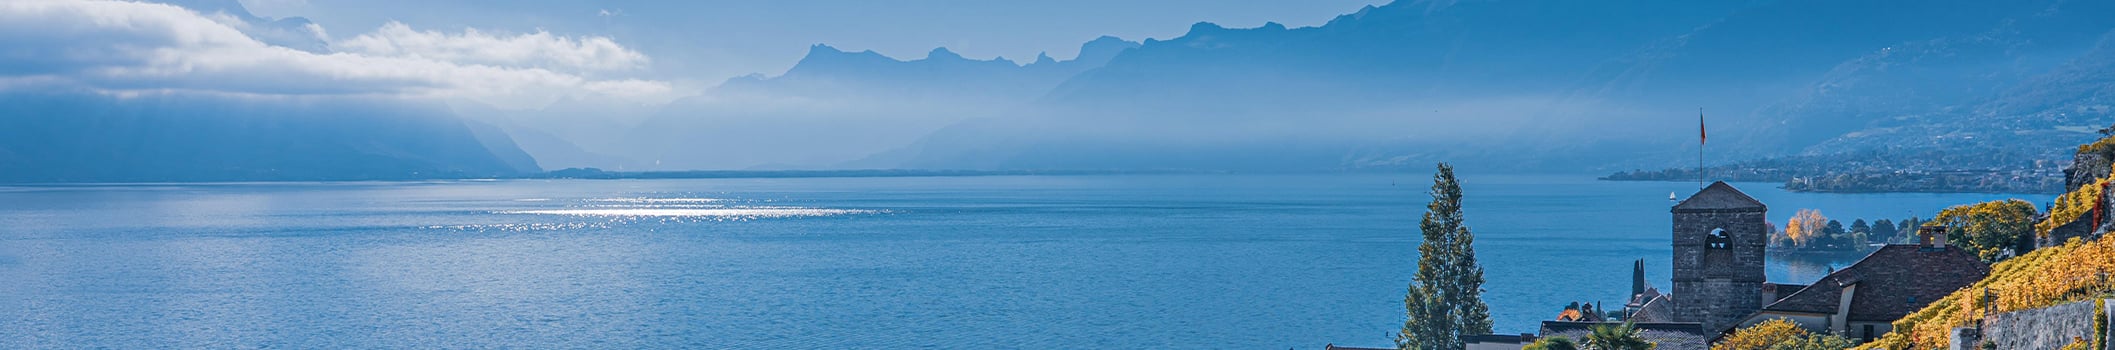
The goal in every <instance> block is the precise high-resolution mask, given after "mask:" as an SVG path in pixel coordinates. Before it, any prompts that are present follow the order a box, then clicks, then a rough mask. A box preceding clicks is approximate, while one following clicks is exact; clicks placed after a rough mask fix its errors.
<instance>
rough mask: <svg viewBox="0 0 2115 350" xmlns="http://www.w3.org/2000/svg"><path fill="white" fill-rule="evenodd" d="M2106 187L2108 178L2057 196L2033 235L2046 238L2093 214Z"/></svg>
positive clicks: (2036, 224)
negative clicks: (2062, 227) (2065, 226)
mask: <svg viewBox="0 0 2115 350" xmlns="http://www.w3.org/2000/svg"><path fill="white" fill-rule="evenodd" d="M2096 144H2097V143H2096ZM2107 185H2108V178H2101V179H2099V180H2095V181H2093V182H2092V183H2087V184H2085V185H2081V186H2079V187H2078V188H2077V189H2073V190H2072V191H2071V192H2068V193H2064V195H2062V196H2057V197H2056V203H2052V205H2051V206H2050V207H2049V217H2048V218H2045V219H2042V221H2041V222H2038V223H2035V224H2034V233H2035V234H2037V235H2040V236H2043V237H2047V236H2049V231H2053V230H2056V228H2057V227H2060V226H2063V225H2064V224H2069V223H2071V222H2072V221H2078V219H2080V218H2084V217H2085V216H2086V214H2087V213H2091V212H2093V208H2094V207H2095V206H2097V205H2099V204H2100V190H2101V188H2102V187H2104V186H2107Z"/></svg>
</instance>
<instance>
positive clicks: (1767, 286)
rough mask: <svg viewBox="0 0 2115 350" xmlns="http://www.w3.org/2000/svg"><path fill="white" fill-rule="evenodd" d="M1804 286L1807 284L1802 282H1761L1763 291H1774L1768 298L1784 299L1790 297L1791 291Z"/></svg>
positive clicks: (1796, 290) (1794, 291) (1793, 291)
mask: <svg viewBox="0 0 2115 350" xmlns="http://www.w3.org/2000/svg"><path fill="white" fill-rule="evenodd" d="M1806 288H1807V285H1804V284H1791V283H1763V292H1764V293H1774V294H1773V295H1770V300H1785V298H1787V297H1791V296H1792V293H1797V292H1799V290H1800V289H1806Z"/></svg>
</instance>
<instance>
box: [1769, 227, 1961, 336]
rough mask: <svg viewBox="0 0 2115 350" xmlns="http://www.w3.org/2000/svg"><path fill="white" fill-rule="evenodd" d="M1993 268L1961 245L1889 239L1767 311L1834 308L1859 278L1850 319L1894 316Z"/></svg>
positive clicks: (1891, 318) (1828, 310)
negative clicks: (1939, 245)
mask: <svg viewBox="0 0 2115 350" xmlns="http://www.w3.org/2000/svg"><path fill="white" fill-rule="evenodd" d="M1989 274H1990V265H1988V264H1984V263H1983V262H1982V261H1981V260H1977V259H1976V256H1975V254H1971V253H1968V252H1967V251H1965V250H1962V249H1960V248H1953V247H1947V248H1943V249H1940V248H1930V247H1924V246H1919V245H1914V244H1891V245H1887V246H1884V247H1881V248H1880V250H1876V251H1873V253H1872V254H1870V255H1866V256H1865V258H1864V259H1860V260H1858V262H1857V263H1853V264H1851V266H1850V267H1846V268H1843V269H1842V270H1837V271H1836V272H1834V273H1830V274H1829V275H1828V276H1825V277H1822V278H1821V280H1818V281H1814V284H1812V285H1808V286H1807V287H1806V288H1801V289H1800V290H1799V291H1798V292H1795V293H1792V295H1790V296H1787V297H1785V298H1784V299H1782V300H1778V301H1777V302H1775V303H1771V304H1770V305H1769V306H1766V307H1763V311H1764V312H1771V311H1776V312H1799V313H1818V314H1833V313H1836V308H1837V305H1838V302H1839V301H1840V299H1841V298H1842V296H1843V287H1844V286H1848V285H1852V284H1856V285H1858V289H1857V291H1856V292H1855V294H1854V295H1852V296H1851V307H1850V315H1849V317H1848V318H1849V319H1850V320H1852V321H1894V320H1896V319H1899V318H1902V316H1905V315H1909V313H1911V312H1916V311H1917V310H1918V309H1922V308H1924V306H1925V305H1926V304H1930V303H1931V301H1932V300H1937V299H1939V298H1940V297H1944V296H1946V295H1947V294H1951V293H1953V292H1954V291H1956V290H1960V289H1961V287H1965V286H1968V285H1969V284H1973V283H1975V281H1978V280H1982V279H1983V277H1984V276H1987V275H1989Z"/></svg>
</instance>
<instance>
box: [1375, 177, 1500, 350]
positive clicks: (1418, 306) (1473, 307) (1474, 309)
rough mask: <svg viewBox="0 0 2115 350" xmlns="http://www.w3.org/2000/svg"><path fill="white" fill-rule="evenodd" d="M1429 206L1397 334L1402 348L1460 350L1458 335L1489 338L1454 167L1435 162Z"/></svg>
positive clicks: (1480, 283) (1479, 274)
mask: <svg viewBox="0 0 2115 350" xmlns="http://www.w3.org/2000/svg"><path fill="white" fill-rule="evenodd" d="M1431 194H1432V202H1431V203H1430V204H1427V205H1426V206H1425V209H1426V210H1425V215H1424V218H1423V220H1422V221H1421V222H1420V223H1419V224H1418V228H1419V229H1420V230H1421V231H1423V233H1424V242H1423V243H1420V244H1419V245H1418V247H1417V252H1418V261H1417V275H1415V276H1413V277H1412V282H1411V284H1410V291H1409V293H1408V295H1406V296H1404V298H1403V309H1404V311H1405V312H1407V313H1408V315H1409V320H1408V321H1405V322H1404V323H1403V330H1402V332H1401V333H1400V334H1399V335H1397V336H1396V346H1397V347H1399V348H1402V349H1442V350H1452V349H1461V348H1462V347H1463V346H1464V345H1463V344H1462V343H1461V338H1460V336H1461V335H1473V334H1490V333H1491V326H1492V324H1491V311H1490V306H1489V305H1486V304H1484V302H1483V282H1484V278H1483V266H1482V265H1479V264H1477V262H1476V248H1475V245H1474V244H1475V241H1476V238H1475V236H1474V235H1473V234H1471V233H1470V232H1469V228H1468V226H1467V225H1464V224H1463V222H1462V214H1461V184H1460V183H1459V182H1457V181H1456V180H1455V178H1454V167H1453V166H1450V165H1447V164H1446V163H1440V164H1439V172H1438V173H1436V174H1433V175H1432V192H1431Z"/></svg>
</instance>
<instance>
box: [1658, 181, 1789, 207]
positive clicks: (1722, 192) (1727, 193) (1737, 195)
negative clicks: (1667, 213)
mask: <svg viewBox="0 0 2115 350" xmlns="http://www.w3.org/2000/svg"><path fill="white" fill-rule="evenodd" d="M1768 209H1769V206H1766V205H1763V203H1762V201H1758V200H1755V197H1749V196H1748V194H1747V193H1741V191H1740V189H1736V188H1733V185H1728V184H1726V182H1725V181H1719V182H1713V183H1711V186H1706V187H1704V189H1703V190H1701V191H1696V194H1694V195H1690V196H1689V199H1685V200H1682V203H1681V204H1675V205H1674V211H1675V212H1678V213H1679V212H1720V211H1739V212H1745V211H1764V210H1768Z"/></svg>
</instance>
